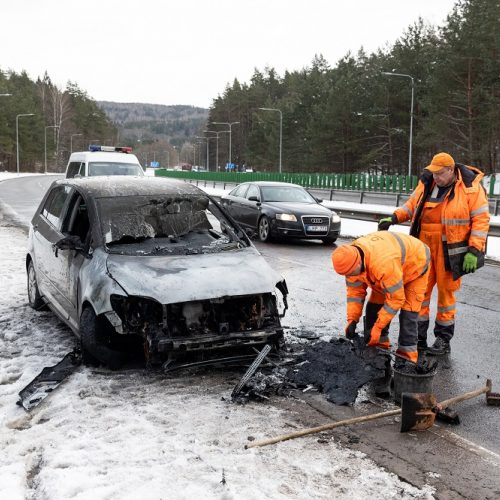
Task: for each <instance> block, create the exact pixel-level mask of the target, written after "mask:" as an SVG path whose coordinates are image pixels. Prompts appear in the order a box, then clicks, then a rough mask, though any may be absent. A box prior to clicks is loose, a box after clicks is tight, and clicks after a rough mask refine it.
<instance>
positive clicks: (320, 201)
mask: <svg viewBox="0 0 500 500" xmlns="http://www.w3.org/2000/svg"><path fill="white" fill-rule="evenodd" d="M314 199H315V200H316V201H317V202H318V203H323V198H316V197H314Z"/></svg>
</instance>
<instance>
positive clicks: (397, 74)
mask: <svg viewBox="0 0 500 500" xmlns="http://www.w3.org/2000/svg"><path fill="white" fill-rule="evenodd" d="M382 74H383V75H387V76H402V77H403V78H409V79H410V80H411V105H410V152H409V153H408V176H411V152H412V141H413V99H414V93H415V81H414V79H413V76H410V75H406V74H404V73H387V72H385V71H383V72H382Z"/></svg>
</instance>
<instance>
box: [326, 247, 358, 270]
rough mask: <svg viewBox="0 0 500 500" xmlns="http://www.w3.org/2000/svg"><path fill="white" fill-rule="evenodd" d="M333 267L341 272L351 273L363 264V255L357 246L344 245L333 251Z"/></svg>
mask: <svg viewBox="0 0 500 500" xmlns="http://www.w3.org/2000/svg"><path fill="white" fill-rule="evenodd" d="M332 264H333V268H334V269H335V271H337V273H339V274H344V275H345V274H350V273H351V272H352V271H353V270H354V269H356V267H357V266H358V265H359V264H361V255H360V254H359V251H358V249H357V248H356V247H354V246H352V245H342V246H341V247H338V248H336V249H335V250H334V251H333V252H332Z"/></svg>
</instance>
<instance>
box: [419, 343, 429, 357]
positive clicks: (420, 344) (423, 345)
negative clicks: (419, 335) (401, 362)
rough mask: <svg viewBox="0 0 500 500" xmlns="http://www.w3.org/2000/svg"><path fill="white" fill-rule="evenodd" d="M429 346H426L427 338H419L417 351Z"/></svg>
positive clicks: (422, 350)
mask: <svg viewBox="0 0 500 500" xmlns="http://www.w3.org/2000/svg"><path fill="white" fill-rule="evenodd" d="M428 348H429V347H428V346H427V340H419V341H418V342H417V351H418V353H419V354H420V353H421V352H425V351H427V349H428Z"/></svg>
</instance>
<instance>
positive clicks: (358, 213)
mask: <svg viewBox="0 0 500 500" xmlns="http://www.w3.org/2000/svg"><path fill="white" fill-rule="evenodd" d="M185 181H186V182H189V183H190V184H195V185H196V186H201V187H211V188H214V189H216V188H222V189H226V187H227V186H237V185H238V184H237V183H233V182H217V181H206V180H195V179H185ZM308 191H309V192H310V193H311V194H313V195H314V196H318V197H320V198H323V199H324V200H329V201H340V200H336V199H335V198H336V195H338V196H344V197H345V196H348V197H349V198H352V199H349V200H343V201H352V202H354V203H361V204H362V203H373V204H375V205H376V204H381V205H391V206H396V207H399V206H401V205H403V203H404V202H405V201H406V200H407V199H408V198H409V196H410V195H409V194H406V193H377V192H371V191H344V190H336V189H318V188H312V189H308ZM377 201H378V203H377ZM488 202H489V206H490V214H491V215H500V199H491V198H490V199H489V200H488ZM335 212H337V213H338V214H339V215H340V217H344V218H346V219H357V220H363V221H368V222H377V221H378V220H379V219H380V217H381V215H384V214H382V213H380V212H378V213H374V212H372V211H367V210H362V209H354V208H353V209H338V208H335ZM387 215H391V212H387ZM404 225H407V223H405V224H404ZM488 236H500V223H493V222H492V223H490V231H489V233H488Z"/></svg>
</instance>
